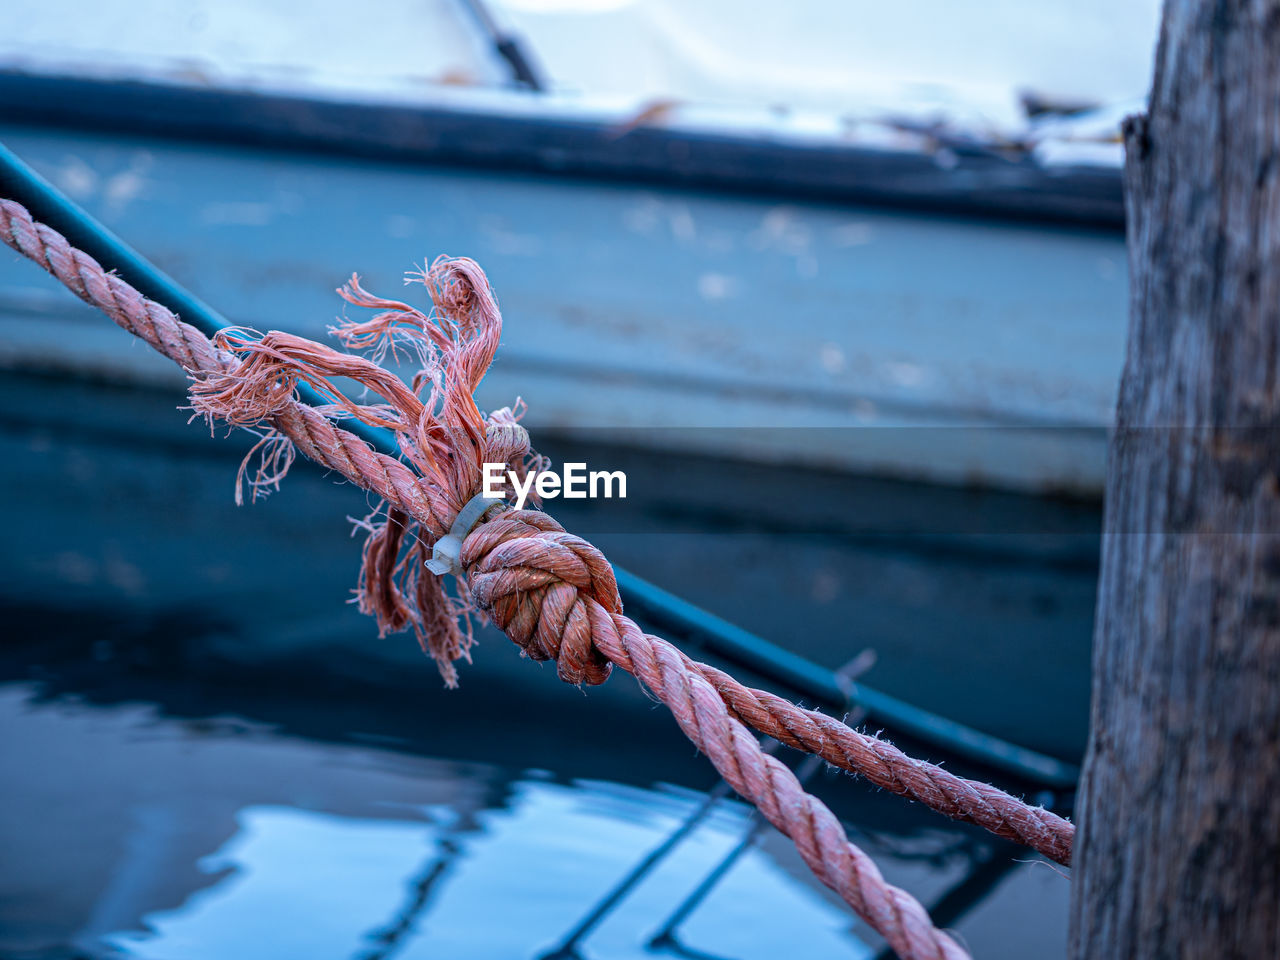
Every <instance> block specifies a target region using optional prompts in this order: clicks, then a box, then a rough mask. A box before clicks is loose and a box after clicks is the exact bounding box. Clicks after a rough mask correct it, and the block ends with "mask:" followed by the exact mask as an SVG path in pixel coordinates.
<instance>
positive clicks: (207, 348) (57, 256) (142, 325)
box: [0, 199, 460, 536]
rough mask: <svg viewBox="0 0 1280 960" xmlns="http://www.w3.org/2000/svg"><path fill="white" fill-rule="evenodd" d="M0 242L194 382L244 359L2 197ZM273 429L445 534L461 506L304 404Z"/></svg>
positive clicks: (293, 406) (292, 406) (290, 408)
mask: <svg viewBox="0 0 1280 960" xmlns="http://www.w3.org/2000/svg"><path fill="white" fill-rule="evenodd" d="M0 240H3V241H4V242H5V243H6V244H8V245H9V246H10V247H12V248H13V249H14V250H16V251H18V252H19V253H21V254H23V255H24V256H26V257H29V258H30V259H32V260H34V261H35V262H36V263H38V264H39V265H40V266H42V267H44V269H45V270H47V271H49V273H51V274H53V275H54V276H55V277H56V278H57V279H58V280H60V281H61V282H62V283H63V284H64V285H65V286H66V287H67V289H69V290H70V291H71V292H72V293H74V294H75V295H76V296H78V297H79V298H80V299H81V300H83V301H84V302H85V303H87V304H89V305H90V306H93V307H97V308H98V309H99V310H101V311H102V312H103V313H105V314H106V315H107V316H109V317H110V318H111V319H112V320H114V321H115V322H116V323H117V324H118V325H119V326H120V327H122V328H123V329H125V330H127V331H128V332H129V333H131V334H133V335H134V336H135V337H138V338H140V339H142V340H145V341H146V342H147V343H148V344H150V345H151V346H152V347H154V348H155V349H156V350H157V351H159V352H160V353H162V354H164V355H165V356H166V357H168V358H169V359H170V360H172V361H174V362H175V363H177V364H178V365H179V366H181V367H182V368H183V369H184V370H186V371H187V372H188V373H189V374H191V375H192V376H199V375H200V374H201V373H214V372H224V371H229V370H233V369H235V367H236V366H237V364H238V363H239V361H238V360H237V359H236V358H235V357H233V356H231V355H230V354H228V353H227V352H226V351H223V350H219V349H218V348H217V347H215V346H214V345H213V343H212V342H211V341H210V340H209V338H208V337H206V336H205V335H204V334H203V333H201V332H200V331H199V330H197V329H196V328H195V327H193V326H191V325H190V324H187V323H183V322H182V321H181V320H179V319H178V317H177V315H176V314H174V313H173V311H172V310H170V309H168V308H167V307H165V306H163V305H162V304H159V303H156V302H155V301H153V300H148V299H147V298H146V297H144V296H143V295H142V294H141V293H139V292H138V291H137V290H135V289H134V288H133V287H131V286H130V285H129V284H127V283H125V282H124V281H123V280H121V279H120V278H119V277H117V276H116V275H115V274H113V273H108V272H107V271H106V270H104V269H103V268H102V266H101V265H100V264H99V263H98V261H96V260H94V259H93V257H91V256H89V255H88V254H87V253H85V252H83V251H82V250H77V249H76V248H75V247H73V246H71V244H70V243H68V242H67V239H66V237H64V236H62V234H60V233H58V232H57V231H56V230H53V229H52V228H50V227H47V226H45V225H44V224H42V223H37V222H36V221H35V220H33V219H32V217H31V214H30V213H28V212H27V210H26V208H25V207H23V206H22V205H21V204H18V203H14V202H13V201H12V200H2V199H0ZM272 425H273V426H274V427H275V428H276V429H277V430H279V431H280V432H281V433H282V434H284V435H285V436H287V437H288V438H289V439H290V440H292V441H293V443H294V444H295V445H296V446H297V448H298V449H299V450H301V451H302V453H303V454H304V455H306V456H307V457H308V458H309V459H311V460H314V461H316V462H317V463H320V464H323V465H324V466H326V467H329V468H330V469H332V470H336V471H338V472H339V473H341V474H342V475H343V476H344V477H346V478H347V479H348V480H350V481H351V482H352V483H354V484H356V485H358V486H361V487H363V488H365V489H366V490H372V491H374V492H375V493H377V494H378V496H380V497H382V498H383V499H384V500H386V501H387V502H388V503H390V504H393V505H394V506H396V507H397V508H399V509H400V510H402V511H404V512H405V513H407V514H409V515H411V516H413V517H414V518H415V519H417V520H418V521H419V522H420V523H423V524H425V525H426V527H427V528H428V529H429V530H431V532H432V533H433V534H434V535H436V536H440V535H442V534H443V533H444V532H446V531H447V530H448V529H449V523H450V522H451V518H452V516H453V514H455V513H456V512H457V510H458V506H460V505H453V504H451V503H449V502H448V501H447V500H446V498H445V497H444V496H443V495H442V493H441V492H440V491H438V490H436V489H435V488H433V487H432V486H430V485H429V484H425V483H422V482H421V479H420V478H419V477H418V476H417V475H416V474H415V473H414V472H413V471H412V470H410V469H409V468H408V467H406V466H405V465H404V464H403V463H401V462H400V461H399V460H397V459H395V458H394V457H388V456H386V455H384V454H381V453H379V452H377V451H376V450H374V449H373V448H372V447H370V446H369V445H368V444H367V443H365V442H364V441H363V440H361V439H360V438H359V437H357V436H356V435H355V434H353V433H351V432H350V431H347V430H343V429H341V428H340V427H337V426H334V424H333V423H332V422H330V421H329V420H328V419H327V418H326V417H325V416H324V415H323V414H321V413H319V412H318V411H317V410H315V409H314V408H313V407H310V406H308V405H307V404H304V403H300V402H298V401H293V402H290V403H288V404H287V405H285V406H284V408H283V410H282V411H281V413H280V414H279V415H278V416H277V417H276V418H275V419H274V420H273V422H272Z"/></svg>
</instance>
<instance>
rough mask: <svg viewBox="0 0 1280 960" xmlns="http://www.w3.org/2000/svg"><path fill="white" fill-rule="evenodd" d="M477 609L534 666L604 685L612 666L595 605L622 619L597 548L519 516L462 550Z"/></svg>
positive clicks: (471, 539)
mask: <svg viewBox="0 0 1280 960" xmlns="http://www.w3.org/2000/svg"><path fill="white" fill-rule="evenodd" d="M461 562H462V567H463V569H464V570H465V571H466V574H467V582H468V585H469V588H470V594H471V599H472V602H473V603H474V604H475V606H476V607H477V608H478V609H480V610H482V611H484V612H486V613H487V614H489V615H490V616H491V617H492V618H493V621H494V623H495V624H497V626H498V627H499V629H501V630H502V631H503V632H504V633H505V634H506V635H507V636H508V637H510V638H511V640H512V641H513V642H514V643H515V644H516V645H517V646H519V647H520V649H521V650H522V651H524V653H525V654H526V655H527V656H528V657H529V658H530V659H533V660H554V661H555V662H556V672H557V674H558V675H559V677H560V679H561V680H564V681H565V682H566V683H572V684H580V683H587V684H598V683H604V681H605V680H607V679H608V678H609V671H610V669H611V668H612V665H611V663H610V661H609V659H608V658H607V657H606V656H605V655H604V654H603V653H601V651H600V650H599V649H598V647H597V646H596V643H595V637H594V635H593V628H592V624H593V621H594V620H596V619H597V617H596V616H593V609H592V607H593V605H595V606H596V607H597V609H599V608H602V609H603V612H605V613H608V614H615V613H618V614H620V613H621V612H622V599H621V598H620V597H619V595H618V583H617V581H616V580H615V579H614V575H613V568H612V567H611V566H610V565H609V561H608V560H606V559H605V557H604V554H602V553H601V552H600V551H599V550H598V549H597V548H596V547H595V546H593V545H592V544H590V543H588V542H587V541H586V540H583V539H582V538H581V537H576V536H574V535H573V534H571V533H566V532H565V529H564V528H563V527H562V526H560V524H558V523H557V522H556V521H555V520H553V519H552V518H551V517H549V516H547V514H545V513H541V512H539V511H536V510H511V511H508V512H506V513H503V514H501V515H499V516H497V517H495V518H493V519H491V520H489V521H488V522H487V523H483V524H481V525H480V526H478V527H477V528H476V529H475V530H473V531H472V532H471V534H470V535H469V536H468V537H467V539H466V541H465V542H464V543H463V545H462V555H461Z"/></svg>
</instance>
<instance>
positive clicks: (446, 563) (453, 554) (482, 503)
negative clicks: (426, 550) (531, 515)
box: [427, 493, 503, 577]
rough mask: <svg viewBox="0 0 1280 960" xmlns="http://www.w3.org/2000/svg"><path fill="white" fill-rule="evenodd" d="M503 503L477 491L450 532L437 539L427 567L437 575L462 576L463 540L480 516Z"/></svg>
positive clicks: (459, 513)
mask: <svg viewBox="0 0 1280 960" xmlns="http://www.w3.org/2000/svg"><path fill="white" fill-rule="evenodd" d="M502 503H503V501H502V500H495V499H494V498H492V497H486V496H485V495H484V494H483V493H477V494H476V495H475V496H474V497H472V498H471V499H470V500H468V501H467V504H466V506H464V507H463V508H462V509H461V510H459V511H458V516H457V517H456V518H455V519H454V521H453V526H452V527H450V528H449V532H448V533H446V534H445V535H444V536H443V537H441V538H440V539H439V540H437V541H436V543H435V546H434V547H432V548H431V559H430V560H428V561H427V569H428V570H430V571H431V572H432V573H434V574H436V575H437V576H443V575H444V574H446V573H452V574H453V575H454V576H455V577H461V576H462V574H463V569H462V541H463V540H465V539H467V535H468V534H469V533H471V528H472V527H474V526H475V525H476V524H477V523H479V522H480V518H481V517H483V516H484V515H485V514H486V513H488V512H489V508H490V507H496V506H499V505H500V504H502Z"/></svg>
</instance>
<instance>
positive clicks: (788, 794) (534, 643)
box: [461, 510, 968, 960]
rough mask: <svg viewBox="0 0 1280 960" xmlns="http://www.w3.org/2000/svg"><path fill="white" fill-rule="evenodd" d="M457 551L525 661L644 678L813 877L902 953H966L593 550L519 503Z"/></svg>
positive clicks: (583, 677)
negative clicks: (651, 619) (735, 711)
mask: <svg viewBox="0 0 1280 960" xmlns="http://www.w3.org/2000/svg"><path fill="white" fill-rule="evenodd" d="M461 559H462V564H463V567H464V568H465V569H466V571H467V575H468V582H469V583H470V586H471V593H472V598H473V599H474V600H475V602H476V603H477V605H479V606H480V607H482V608H483V609H486V610H488V611H490V613H491V614H492V615H493V618H494V622H495V623H496V624H497V625H498V626H499V627H500V628H501V629H502V630H503V631H504V632H505V633H506V634H507V636H508V637H510V638H511V639H512V640H513V641H514V642H515V643H516V644H518V645H519V646H520V647H521V649H523V650H524V651H525V652H526V653H528V655H529V656H530V657H532V658H533V659H536V660H555V661H556V664H557V669H558V671H559V673H560V677H561V679H563V680H567V681H568V682H570V683H581V682H594V683H599V682H600V681H602V680H603V679H604V678H605V677H607V676H608V673H609V665H610V664H611V663H614V664H617V665H618V666H620V667H621V668H622V669H623V670H626V671H627V672H628V673H630V674H633V675H634V676H635V677H636V679H638V680H639V681H640V682H641V683H643V684H644V685H645V687H647V688H648V689H649V690H650V691H651V692H652V693H653V694H654V695H655V696H656V697H657V698H658V699H659V700H661V701H662V702H663V703H664V704H665V705H666V706H667V707H668V708H669V709H670V710H671V712H672V714H673V715H674V716H675V718H676V722H677V723H679V724H680V728H681V729H682V730H683V731H684V732H685V734H686V735H687V736H688V737H689V739H690V740H692V741H693V742H694V744H695V745H696V746H697V747H698V748H699V749H700V750H701V751H702V752H703V753H705V754H706V755H707V756H708V758H710V760H711V762H712V764H714V766H715V768H716V770H717V771H718V772H719V774H720V775H721V776H722V777H724V779H725V780H726V781H727V782H728V783H729V785H730V786H732V787H733V788H734V789H735V790H736V791H738V793H739V794H741V795H742V796H743V797H745V798H746V799H747V800H749V801H751V802H752V803H753V804H755V806H756V807H757V808H758V809H759V810H760V812H761V813H762V814H764V816H765V818H766V819H767V820H768V821H769V822H770V823H772V824H773V825H774V826H775V827H777V828H778V830H780V831H781V832H782V833H784V834H786V835H787V836H788V837H790V838H791V840H792V841H793V842H794V843H795V845H796V848H797V849H798V850H799V851H800V855H801V857H803V858H804V861H805V863H807V864H808V865H809V868H810V869H811V870H812V871H813V872H814V874H815V875H816V876H817V877H818V879H819V880H821V881H822V882H823V883H825V884H826V885H827V886H828V887H830V888H831V889H832V890H834V891H836V893H838V894H839V895H840V896H841V897H842V898H843V899H844V901H845V902H846V903H848V904H849V906H851V907H852V908H853V910H854V912H855V913H857V914H858V916H860V917H862V919H863V920H865V921H866V922H867V923H868V924H870V925H871V926H872V927H873V928H874V929H875V930H877V931H878V932H879V933H880V935H881V936H883V937H884V938H885V940H886V941H888V943H889V946H890V947H892V948H893V950H894V952H895V953H897V954H898V956H900V957H902V958H904V960H906V958H924V957H930V958H962V957H967V956H968V954H967V953H966V952H965V951H964V950H963V949H962V948H961V947H960V946H959V945H958V944H957V943H956V942H955V941H954V940H952V939H951V937H949V936H948V935H947V934H945V933H943V932H942V931H940V930H938V929H937V928H936V927H934V925H933V923H932V921H931V920H930V919H929V915H928V913H926V912H925V909H924V907H922V906H921V905H920V903H919V901H917V900H916V899H915V898H914V897H912V896H911V895H910V894H909V893H907V892H906V891H905V890H902V889H900V888H898V887H895V886H893V885H892V884H890V883H888V882H887V881H886V880H885V879H884V877H883V876H882V875H881V873H880V870H879V868H877V867H876V865H875V863H874V862H872V860H871V859H870V858H869V857H868V856H867V855H866V854H865V853H863V852H862V851H861V850H860V849H859V848H858V847H857V846H855V845H854V844H852V843H850V842H849V840H848V838H847V837H846V836H845V833H844V828H843V827H841V826H840V822H839V821H838V820H837V819H836V816H835V814H833V813H832V812H831V811H830V810H829V809H828V808H827V806H826V805H825V804H823V803H822V801H820V800H818V799H817V798H816V797H814V796H811V795H810V794H808V793H806V792H805V791H804V788H803V787H802V786H801V785H800V782H799V781H798V780H797V779H796V777H795V775H794V774H793V773H792V772H791V771H790V770H789V769H788V768H787V767H786V766H785V765H784V764H783V763H781V762H780V761H778V760H776V759H774V758H773V757H771V756H769V755H768V754H767V753H765V752H764V750H763V749H762V748H761V747H760V744H759V743H758V742H757V740H756V738H755V737H753V736H752V735H751V734H750V733H749V732H748V731H747V728H746V727H745V726H744V725H743V724H742V723H741V722H740V721H739V720H738V719H736V718H735V717H734V716H732V715H731V714H730V712H729V709H728V707H726V705H725V702H724V700H722V699H721V697H720V694H719V693H718V692H717V691H716V689H715V688H714V687H713V686H712V685H711V684H710V683H709V682H707V680H706V679H704V678H703V676H702V675H701V673H700V672H699V671H698V670H697V669H695V668H693V667H692V666H691V664H690V661H689V659H688V658H687V657H685V656H684V655H683V654H682V653H681V652H680V651H679V650H677V649H676V648H675V647H674V646H672V644H670V643H668V642H667V641H666V640H663V639H662V638H660V637H655V636H651V635H649V634H646V633H644V632H643V631H641V630H640V628H639V627H638V626H636V624H635V622H634V621H633V620H631V619H629V618H628V617H626V616H624V615H623V614H622V601H621V600H620V599H619V597H618V589H617V584H616V582H615V581H614V577H613V571H612V569H611V568H610V566H609V563H608V561H607V560H605V558H604V556H603V555H602V554H601V553H600V551H599V550H597V549H596V548H595V547H593V546H592V545H591V544H590V543H587V541H585V540H583V539H582V538H580V537H575V536H573V535H572V534H569V533H565V532H564V530H563V528H562V527H560V525H559V524H558V523H556V522H555V520H553V519H552V518H551V517H549V516H547V515H546V514H543V513H538V512H535V511H525V510H519V511H511V512H508V513H506V514H503V515H501V516H499V517H498V518H497V519H495V520H491V521H489V522H488V523H485V524H483V525H481V526H480V527H479V528H477V529H476V530H475V531H473V532H472V534H471V535H470V536H469V537H467V539H466V541H465V542H464V544H463V548H462V558H461Z"/></svg>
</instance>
